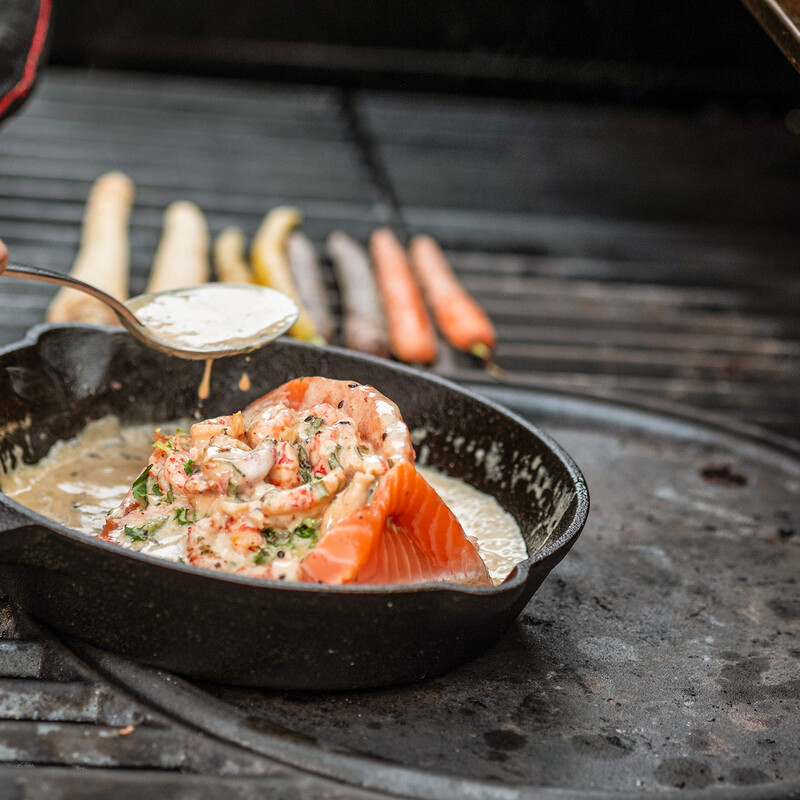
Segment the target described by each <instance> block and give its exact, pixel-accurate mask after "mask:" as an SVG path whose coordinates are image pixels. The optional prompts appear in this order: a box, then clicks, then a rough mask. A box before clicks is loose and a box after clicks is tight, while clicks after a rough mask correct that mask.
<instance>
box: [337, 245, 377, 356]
mask: <svg viewBox="0 0 800 800" xmlns="http://www.w3.org/2000/svg"><path fill="white" fill-rule="evenodd" d="M327 250H328V255H329V256H330V259H331V261H332V262H333V271H334V275H335V276H336V282H337V284H338V286H339V291H340V293H341V298H342V311H343V323H342V335H343V340H344V345H345V346H346V347H349V348H350V349H351V350H359V351H361V352H362V353H370V354H371V355H374V356H388V355H389V336H388V333H387V331H386V315H385V314H384V311H383V306H382V304H381V298H380V294H379V292H378V286H377V284H376V283H375V274H374V273H373V271H372V267H371V265H370V263H369V256H368V255H367V252H366V251H365V250H364V248H363V247H361V245H360V244H358V242H356V241H355V240H353V239H351V238H350V237H349V236H348V235H347V234H346V233H342V231H334V232H333V233H332V234H331V235H330V236H329V237H328V242H327Z"/></svg>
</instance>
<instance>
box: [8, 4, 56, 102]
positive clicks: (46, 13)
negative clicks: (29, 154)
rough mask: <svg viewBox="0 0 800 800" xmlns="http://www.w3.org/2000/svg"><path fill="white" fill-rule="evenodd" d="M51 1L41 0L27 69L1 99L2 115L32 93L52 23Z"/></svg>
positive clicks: (26, 62) (26, 60)
mask: <svg viewBox="0 0 800 800" xmlns="http://www.w3.org/2000/svg"><path fill="white" fill-rule="evenodd" d="M50 7H51V0H41V3H40V4H39V16H38V17H37V19H36V27H35V28H34V29H33V37H32V38H31V46H30V49H29V50H28V55H27V57H26V58H25V68H24V69H23V71H22V77H21V78H20V79H19V81H18V82H17V84H16V85H15V86H13V87H12V88H11V89H10V90H9V91H8V92H7V93H6V94H5V95H4V96H3V97H2V98H0V115H2V114H3V113H5V111H6V110H7V109H8V107H9V106H10V105H11V104H12V103H13V102H15V101H16V100H19V99H20V98H22V97H25V95H26V94H27V93H28V92H29V91H30V89H31V86H33V81H34V79H35V78H36V68H37V66H38V65H39V57H40V56H41V55H42V50H43V49H44V43H45V41H46V40H47V26H48V24H49V23H50Z"/></svg>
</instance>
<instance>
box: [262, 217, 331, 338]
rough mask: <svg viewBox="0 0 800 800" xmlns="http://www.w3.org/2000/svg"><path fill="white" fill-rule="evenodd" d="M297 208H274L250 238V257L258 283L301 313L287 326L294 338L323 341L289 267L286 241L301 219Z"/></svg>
mask: <svg viewBox="0 0 800 800" xmlns="http://www.w3.org/2000/svg"><path fill="white" fill-rule="evenodd" d="M302 219H303V218H302V216H301V214H300V211H298V209H296V208H292V207H291V206H278V207H277V208H273V209H272V211H270V212H269V213H268V214H267V215H266V216H265V217H264V220H263V222H262V223H261V227H260V228H259V229H258V232H257V233H256V236H255V239H254V240H253V246H252V248H251V251H250V258H251V260H252V262H253V271H254V276H255V279H256V282H257V283H260V284H262V285H263V286H269V287H271V288H272V289H277V290H278V291H279V292H283V293H284V294H285V295H288V296H289V297H291V298H292V300H294V301H295V303H297V306H298V309H299V311H300V313H299V314H298V317H297V322H295V324H294V325H292V327H291V328H290V329H289V333H290V335H292V336H294V337H295V338H296V339H303V340H304V341H307V342H315V343H318V344H322V337H321V336H320V335H319V334H318V332H317V329H316V327H315V326H314V320H313V319H312V318H311V315H310V314H309V313H308V309H307V308H306V307H305V305H303V301H302V300H301V299H300V293H299V292H298V291H297V287H296V286H295V283H294V279H293V278H292V273H291V269H290V267H289V258H288V255H287V253H286V242H287V240H288V238H289V234H290V233H291V231H292V229H294V228H296V227H297V226H298V225H299V224H300V222H301V221H302Z"/></svg>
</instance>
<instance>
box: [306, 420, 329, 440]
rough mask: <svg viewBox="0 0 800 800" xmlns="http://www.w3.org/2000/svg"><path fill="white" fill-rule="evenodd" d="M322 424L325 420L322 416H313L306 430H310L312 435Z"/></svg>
mask: <svg viewBox="0 0 800 800" xmlns="http://www.w3.org/2000/svg"><path fill="white" fill-rule="evenodd" d="M324 424H325V420H324V419H322V417H313V418H312V420H311V422H309V423H308V430H309V431H311V435H312V436H313V435H314V434H315V433H316V432H317V431H318V430H319V429H320V428H321V427H322V426H323V425H324Z"/></svg>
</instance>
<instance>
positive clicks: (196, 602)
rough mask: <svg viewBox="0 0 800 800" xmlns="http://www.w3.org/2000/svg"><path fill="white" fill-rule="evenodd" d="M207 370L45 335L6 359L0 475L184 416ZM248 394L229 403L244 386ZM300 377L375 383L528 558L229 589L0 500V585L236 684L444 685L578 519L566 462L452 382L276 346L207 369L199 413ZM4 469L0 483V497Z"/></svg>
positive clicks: (111, 343) (128, 645)
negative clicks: (504, 570) (410, 574)
mask: <svg viewBox="0 0 800 800" xmlns="http://www.w3.org/2000/svg"><path fill="white" fill-rule="evenodd" d="M202 369H203V365H202V364H199V363H197V362H190V361H181V360H177V359H170V358H169V357H167V356H162V355H161V354H159V353H157V352H155V351H152V350H147V349H146V348H144V347H143V346H141V345H139V344H138V343H137V342H136V341H135V340H134V339H133V338H131V337H130V336H129V335H127V334H126V333H124V332H121V331H117V330H114V329H108V328H97V327H91V326H84V325H64V326H46V325H45V326H40V327H38V328H37V329H35V330H34V331H32V333H31V334H30V336H29V337H28V339H26V340H25V341H23V342H22V343H20V344H19V345H17V346H14V347H11V348H8V349H5V350H3V351H0V468H1V469H2V471H7V470H8V469H10V468H12V467H13V466H14V464H15V463H16V460H17V458H19V457H22V459H23V460H24V461H26V462H35V461H37V460H38V459H40V458H41V457H42V456H44V455H45V454H46V453H47V451H48V450H49V448H50V447H51V446H52V444H53V443H54V442H56V441H57V440H58V439H63V438H69V437H71V436H74V435H75V434H76V433H78V431H79V430H80V429H81V428H82V427H83V426H84V425H85V424H86V422H87V421H89V420H92V419H96V418H98V417H101V416H103V415H106V414H116V415H118V416H119V417H120V418H121V419H122V420H123V421H124V422H130V423H136V422H154V423H157V422H159V421H164V420H169V419H175V418H178V417H181V416H188V415H191V414H192V413H193V412H194V411H195V409H196V408H197V406H198V399H197V388H198V385H199V383H200V379H201V375H202ZM244 371H246V372H247V374H248V376H249V377H250V380H251V384H252V389H251V390H250V391H248V392H242V391H240V390H239V388H238V383H239V380H240V378H241V376H242V373H243V372H244ZM301 375H324V376H327V377H331V378H340V379H352V380H355V381H358V382H360V383H369V384H371V385H373V386H374V387H375V388H377V389H378V390H379V391H381V392H383V393H384V394H386V395H387V396H388V397H391V398H392V399H393V400H395V402H396V403H397V404H398V405H399V407H400V409H401V411H402V413H403V415H404V418H405V420H406V422H407V423H408V425H409V428H410V429H411V430H412V432H415V442H416V443H417V452H418V454H419V458H420V461H423V462H424V461H427V463H429V464H430V465H432V466H434V467H437V468H439V469H441V470H444V471H446V472H448V473H449V474H451V475H454V476H456V477H459V478H463V479H465V480H467V481H468V482H469V483H471V484H473V485H474V486H476V487H477V488H479V489H481V490H483V491H486V492H489V493H491V494H493V495H495V496H496V497H497V498H498V499H499V500H500V502H501V504H502V505H503V506H504V507H505V508H506V509H507V510H508V511H509V512H511V513H512V514H513V515H514V517H515V518H516V519H517V521H518V523H519V525H520V527H521V529H522V531H523V534H524V536H525V539H526V542H527V544H528V550H529V552H530V553H531V554H532V555H531V557H530V558H528V560H526V561H524V562H523V563H522V564H520V565H519V566H518V567H517V568H516V569H515V570H514V572H513V573H512V575H511V576H510V577H509V578H508V579H507V580H506V581H505V582H504V583H503V584H501V585H499V586H495V587H483V588H470V587H457V586H452V585H443V584H438V585H436V584H425V585H420V586H413V587H386V588H381V587H375V588H364V587H359V588H352V587H330V586H316V585H315V586H308V585H296V586H293V585H286V584H283V583H276V582H272V581H263V580H258V579H253V578H244V577H235V576H225V575H221V574H217V573H212V572H207V571H203V570H199V569H196V568H193V567H189V566H185V565H182V564H175V563H169V562H165V561H162V560H159V559H157V558H155V557H152V556H146V555H141V554H138V553H134V552H131V551H128V550H123V549H121V548H118V547H117V546H115V545H112V544H109V543H106V542H103V541H98V540H95V539H93V538H92V537H90V536H87V535H85V534H81V533H78V532H76V531H73V530H71V529H69V528H66V527H64V526H62V525H59V524H57V523H54V522H52V521H50V520H47V519H46V518H44V517H41V516H39V515H38V514H35V513H33V512H31V511H29V510H27V509H26V508H24V507H22V506H20V505H19V504H18V503H16V502H14V501H12V500H10V499H9V498H7V497H5V495H2V494H0V586H2V589H3V591H5V592H6V593H7V594H9V595H10V596H11V597H12V598H13V599H14V600H15V601H16V602H17V603H18V604H19V605H21V606H22V607H23V608H24V609H26V610H27V611H28V612H30V613H31V614H32V615H33V616H35V617H38V618H39V619H41V620H43V621H45V622H47V623H49V624H50V625H52V626H53V627H54V628H56V629H58V630H59V631H62V632H64V633H66V634H69V635H72V636H76V637H78V638H80V639H83V640H85V641H88V642H91V643H93V644H95V645H98V646H100V647H102V648H105V649H107V650H110V651H112V652H114V653H118V654H120V655H123V656H126V657H129V658H132V659H135V660H137V661H140V662H143V663H146V664H150V665H153V666H157V667H161V668H164V669H167V670H170V671H174V672H178V673H182V674H185V675H189V676H193V677H196V678H204V679H210V680H216V681H223V682H228V683H237V684H246V685H251V686H262V687H274V688H283V689H309V690H327V689H355V688H364V687H371V686H381V685H386V684H392V683H401V682H405V681H412V680H417V679H419V678H422V677H424V676H429V675H434V674H437V673H441V672H444V671H445V670H447V669H449V668H451V667H454V666H456V665H458V664H460V663H463V662H464V661H466V660H468V659H470V658H472V657H474V656H476V655H477V654H478V653H480V652H481V651H482V650H484V649H485V648H487V647H489V646H490V645H491V644H493V643H494V642H495V641H497V640H498V639H499V638H500V636H501V635H502V634H503V632H504V631H505V630H506V629H507V628H508V627H509V626H510V625H511V624H512V622H513V621H514V619H515V618H516V617H517V615H518V614H519V613H520V611H521V610H522V608H523V607H524V606H525V605H526V603H527V602H528V601H529V600H530V598H531V596H532V595H533V593H534V592H535V591H536V589H538V587H539V586H540V584H541V583H542V581H543V580H544V579H545V577H546V576H547V574H548V573H549V572H550V570H551V569H552V568H553V567H554V566H555V565H556V564H557V563H558V562H559V561H560V560H561V559H562V558H563V557H564V556H565V555H566V553H567V551H568V550H569V548H570V547H571V546H572V544H573V543H574V542H575V539H576V538H577V536H578V534H579V533H580V531H581V529H582V527H583V524H584V522H585V520H586V515H587V513H588V508H589V498H588V493H587V490H586V484H585V482H584V480H583V477H582V475H581V474H580V472H579V471H578V469H577V467H576V466H575V464H574V463H573V462H572V460H571V459H570V457H569V456H568V455H567V454H566V453H564V451H563V450H562V449H561V448H560V447H559V446H558V445H557V444H556V443H555V442H553V441H552V440H551V439H550V438H549V437H547V436H546V435H545V434H544V433H542V432H541V431H539V430H537V429H536V428H534V427H533V426H531V425H529V424H528V423H526V422H525V421H523V420H521V419H519V418H517V417H515V416H513V415H512V414H510V413H508V412H507V411H504V410H503V409H501V408H500V407H498V406H496V405H493V404H492V403H490V402H488V401H485V400H482V399H479V398H478V397H476V396H475V395H472V394H469V393H468V392H466V391H464V390H462V389H459V388H458V387H456V386H455V385H453V384H451V383H448V382H446V381H443V380H440V379H437V378H434V377H431V376H429V375H425V374H422V373H421V372H419V371H416V370H413V369H408V368H405V367H401V366H398V365H395V364H392V363H390V362H387V361H383V360H379V359H372V358H368V357H361V356H357V355H354V354H352V353H348V352H345V351H342V350H337V349H334V348H319V347H312V346H307V345H302V344H297V343H294V342H291V341H287V340H282V341H279V342H276V343H275V344H273V345H271V346H269V347H267V348H265V349H263V350H261V351H257V352H255V353H253V354H251V355H250V356H241V357H234V358H226V359H221V360H220V361H217V362H216V363H215V365H214V369H213V372H212V379H211V397H210V399H209V400H208V401H206V403H205V404H203V405H202V406H201V409H200V413H201V414H202V415H203V416H216V415H220V414H225V413H231V412H232V411H235V410H237V409H240V408H243V407H244V406H245V405H246V404H247V403H248V402H250V401H251V400H253V399H255V398H256V397H259V396H261V395H262V394H264V393H265V392H267V391H268V390H269V389H271V388H273V387H275V386H277V385H278V384H280V383H283V382H284V381H286V380H289V379H291V378H294V377H298V376H301ZM1 480H2V472H0V482H1Z"/></svg>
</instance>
